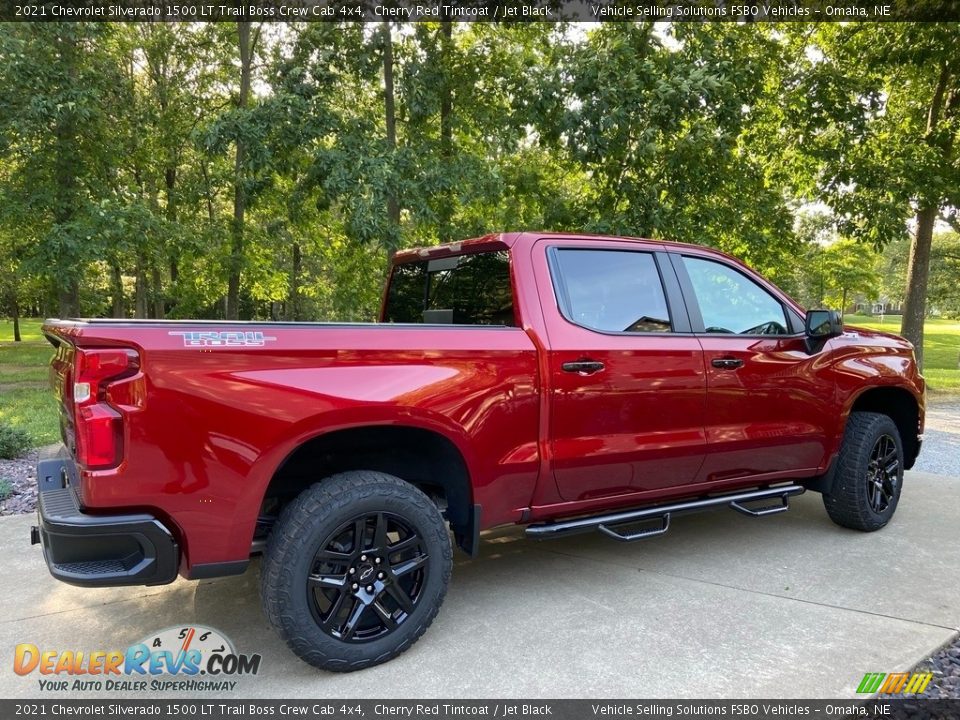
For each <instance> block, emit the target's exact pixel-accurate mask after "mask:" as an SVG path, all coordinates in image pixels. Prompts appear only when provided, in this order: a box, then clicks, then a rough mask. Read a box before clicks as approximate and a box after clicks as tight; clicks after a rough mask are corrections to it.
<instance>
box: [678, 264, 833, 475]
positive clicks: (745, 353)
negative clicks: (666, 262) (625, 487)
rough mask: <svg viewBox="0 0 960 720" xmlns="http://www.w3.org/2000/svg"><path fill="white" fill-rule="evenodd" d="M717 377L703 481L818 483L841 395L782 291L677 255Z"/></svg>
mask: <svg viewBox="0 0 960 720" xmlns="http://www.w3.org/2000/svg"><path fill="white" fill-rule="evenodd" d="M671 256H672V258H671V259H672V261H673V264H674V267H675V268H676V270H677V274H678V277H679V279H680V284H681V288H682V290H683V294H684V298H685V299H686V305H687V308H688V311H689V312H690V322H691V325H692V326H693V330H694V333H695V334H696V335H697V337H698V339H699V340H700V345H701V346H702V347H703V353H704V366H705V368H706V373H707V406H706V423H705V424H706V436H707V456H706V460H705V462H704V464H703V466H702V468H701V470H700V474H699V476H698V478H697V482H719V481H727V480H733V479H737V478H741V477H742V478H745V479H746V478H752V479H755V480H760V479H776V478H778V477H797V476H802V475H803V474H805V473H809V474H813V472H814V471H815V470H816V468H817V467H818V466H820V464H821V462H822V461H823V459H824V457H825V455H826V453H827V452H828V443H827V428H828V427H830V425H831V424H832V423H833V422H834V418H833V414H834V413H835V409H834V408H833V405H832V401H833V388H832V387H824V384H823V380H822V377H821V378H818V377H817V376H816V375H815V374H814V373H813V372H812V370H811V368H812V366H813V364H814V363H815V362H817V354H814V355H810V354H809V353H808V351H807V346H806V341H805V336H804V334H803V332H802V328H801V327H799V326H798V318H796V317H792V315H793V314H792V313H791V311H789V310H788V308H787V306H786V304H785V303H784V302H783V301H782V300H781V298H779V297H777V295H776V294H775V292H774V291H773V288H772V286H769V285H768V284H766V283H763V282H762V281H760V279H759V278H756V277H755V276H752V273H750V272H749V271H748V270H747V269H746V268H745V267H743V266H739V265H736V264H734V263H733V262H729V263H728V262H726V261H723V260H721V259H718V258H717V257H716V256H715V255H710V256H706V255H697V254H694V253H692V252H691V253H689V254H688V253H686V252H685V253H683V254H682V255H681V254H679V253H672V254H671Z"/></svg>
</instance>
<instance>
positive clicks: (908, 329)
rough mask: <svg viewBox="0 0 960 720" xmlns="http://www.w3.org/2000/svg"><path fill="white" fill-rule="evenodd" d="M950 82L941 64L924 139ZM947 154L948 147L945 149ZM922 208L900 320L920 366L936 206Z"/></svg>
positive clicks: (929, 138) (937, 117)
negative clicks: (901, 318)
mask: <svg viewBox="0 0 960 720" xmlns="http://www.w3.org/2000/svg"><path fill="white" fill-rule="evenodd" d="M949 81H950V68H949V67H948V66H947V64H946V63H944V64H943V65H942V66H941V68H940V77H939V79H938V80H937V85H936V87H935V88H934V91H933V99H932V100H931V101H930V109H929V111H928V113H927V132H926V136H925V139H926V140H927V142H933V137H934V134H935V130H936V129H937V125H939V124H940V116H941V114H942V113H943V99H944V94H945V93H946V90H947V85H948V83H949ZM944 151H945V152H948V153H949V150H948V149H945V150H944ZM931 205H932V204H931V203H928V204H927V206H926V207H921V209H920V211H919V212H918V213H917V231H916V233H914V235H913V240H912V242H911V243H910V259H909V262H908V264H907V296H906V298H904V302H903V320H902V322H901V325H900V334H901V335H903V336H904V337H905V338H906V339H907V340H909V341H910V342H912V343H913V346H914V348H915V352H916V356H917V364H918V365H919V366H920V368H921V369H923V324H924V318H925V317H926V314H927V281H928V279H929V276H930V245H931V244H932V242H933V226H934V224H935V223H936V221H937V215H938V211H939V208H937V207H936V206H931Z"/></svg>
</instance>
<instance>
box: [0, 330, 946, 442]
mask: <svg viewBox="0 0 960 720" xmlns="http://www.w3.org/2000/svg"><path fill="white" fill-rule="evenodd" d="M844 322H846V323H847V324H848V325H860V326H862V327H868V328H874V329H878V330H885V331H887V332H894V333H898V332H900V318H899V317H888V318H884V319H883V321H882V322H881V320H880V318H878V317H867V316H859V315H848V316H847V317H846V318H844ZM40 325H41V321H40V320H35V319H31V320H23V321H21V323H20V332H21V335H22V337H23V342H20V343H15V342H13V324H12V323H11V322H10V320H8V319H4V320H0V422H7V423H11V424H13V425H14V426H16V427H20V428H23V429H24V430H26V431H27V432H28V433H30V437H32V438H33V441H34V442H35V443H36V444H37V445H46V444H49V443H54V442H57V441H58V440H59V439H60V430H59V420H58V418H57V408H56V404H55V401H54V399H53V395H52V393H51V392H50V387H49V384H48V380H47V365H48V363H49V362H50V356H51V354H52V347H51V346H50V344H49V343H48V342H47V341H46V340H44V339H43V336H42V335H41V334H40ZM924 339H925V344H924V348H925V355H926V357H925V365H926V367H925V368H924V371H923V374H924V377H926V379H927V389H928V391H929V393H930V395H931V396H941V395H960V369H958V367H957V355H958V353H960V321H956V320H932V319H931V320H927V322H926V333H925V335H924Z"/></svg>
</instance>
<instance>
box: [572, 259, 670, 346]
mask: <svg viewBox="0 0 960 720" xmlns="http://www.w3.org/2000/svg"><path fill="white" fill-rule="evenodd" d="M555 257H556V266H557V269H558V270H559V275H560V277H559V278H555V279H554V282H555V283H557V287H558V291H559V295H560V297H561V304H562V305H563V306H564V308H563V309H564V314H565V315H566V316H567V318H568V319H570V320H572V321H573V322H575V323H577V324H578V325H583V326H584V327H587V328H590V329H592V330H602V331H604V332H670V329H671V328H670V314H669V313H668V312H667V301H666V298H665V297H664V294H663V285H662V284H661V282H660V273H659V272H658V271H657V264H656V262H655V261H654V259H653V255H651V254H650V253H643V252H632V251H620V250H557V252H556V256H555Z"/></svg>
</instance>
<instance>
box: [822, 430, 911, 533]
mask: <svg viewBox="0 0 960 720" xmlns="http://www.w3.org/2000/svg"><path fill="white" fill-rule="evenodd" d="M902 486H903V443H902V442H901V441H900V433H899V431H898V430H897V426H896V424H895V423H894V422H893V420H891V419H890V418H889V417H888V416H886V415H881V414H879V413H871V412H854V413H850V418H849V419H848V420H847V428H846V431H845V432H844V436H843V444H842V445H841V446H840V457H839V458H838V460H837V474H836V476H835V478H834V482H833V488H832V490H831V491H830V493H829V494H824V496H823V504H824V506H825V507H826V508H827V514H828V515H829V516H830V519H831V520H833V521H834V522H835V523H837V525H842V526H843V527H848V528H852V529H854V530H864V531H867V532H869V531H873V530H879V529H880V528H882V527H883V526H884V525H886V524H887V523H888V522H890V518H892V517H893V513H894V512H896V509H897V503H898V502H899V500H900V489H901V487H902Z"/></svg>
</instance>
